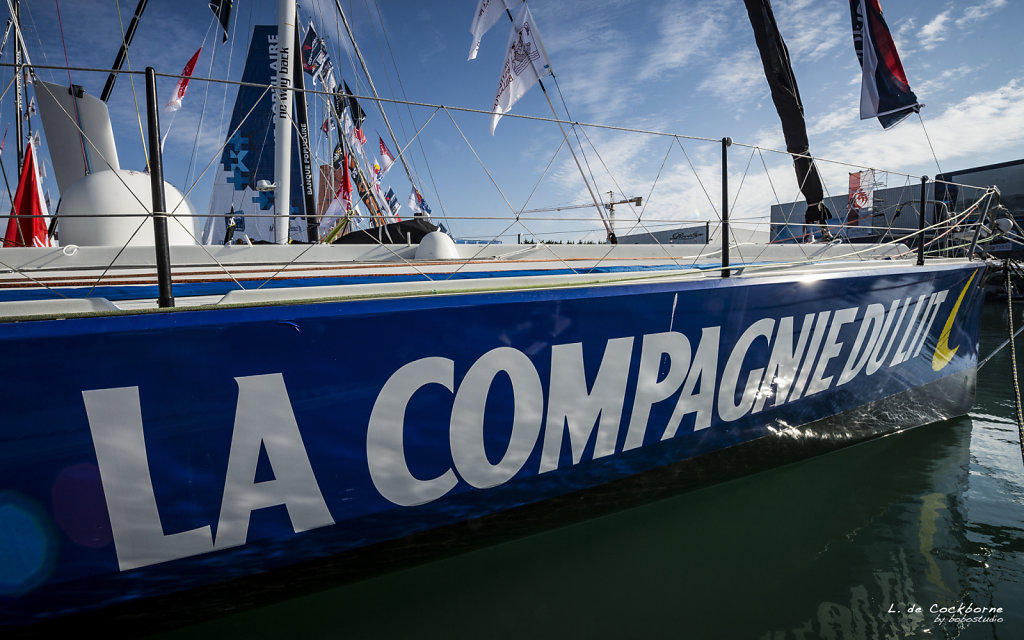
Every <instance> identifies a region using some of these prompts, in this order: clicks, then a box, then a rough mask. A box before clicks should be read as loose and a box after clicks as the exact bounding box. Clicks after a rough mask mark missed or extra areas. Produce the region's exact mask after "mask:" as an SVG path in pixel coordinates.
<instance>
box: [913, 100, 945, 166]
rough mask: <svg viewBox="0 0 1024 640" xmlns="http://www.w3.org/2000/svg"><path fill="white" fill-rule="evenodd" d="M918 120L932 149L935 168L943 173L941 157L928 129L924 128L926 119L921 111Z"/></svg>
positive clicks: (918, 113)
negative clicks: (937, 153) (940, 162)
mask: <svg viewBox="0 0 1024 640" xmlns="http://www.w3.org/2000/svg"><path fill="white" fill-rule="evenodd" d="M917 119H918V120H919V121H920V122H921V131H924V139H925V140H927V141H928V148H929V149H931V152H932V158H934V159H935V166H936V168H938V170H939V173H942V166H941V165H939V156H938V155H936V153H935V147H933V146H932V139H931V136H929V135H928V129H927V127H925V126H924V118H923V117H921V111H920V110H918V112H917Z"/></svg>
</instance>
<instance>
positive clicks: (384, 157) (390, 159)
mask: <svg viewBox="0 0 1024 640" xmlns="http://www.w3.org/2000/svg"><path fill="white" fill-rule="evenodd" d="M377 140H378V141H380V164H381V168H380V174H381V175H384V174H386V173H387V172H388V171H390V170H391V167H392V165H394V164H395V156H393V155H391V152H390V151H388V148H387V146H385V144H384V138H381V137H380V136H377Z"/></svg>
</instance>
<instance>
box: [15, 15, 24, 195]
mask: <svg viewBox="0 0 1024 640" xmlns="http://www.w3.org/2000/svg"><path fill="white" fill-rule="evenodd" d="M13 8H14V12H13V13H14V28H15V29H18V30H19V31H20V29H21V22H20V16H21V2H20V0H14V7H13ZM15 35H20V33H16V34H15ZM23 72H24V70H23V69H22V66H21V38H20V37H19V38H15V39H14V113H15V114H17V115H15V116H14V134H15V135H14V137H15V139H16V140H17V141H18V144H16V145H15V146H16V147H17V148H18V175H19V176H20V175H21V167H22V165H23V164H25V150H24V149H23V148H22V147H21V144H22V141H23V139H22V137H23V136H24V132H23V131H22V128H21V118H22V103H23V102H24V98H23V96H22V92H23V91H24V87H23V86H22V82H23V80H24V78H23V77H22V73H23Z"/></svg>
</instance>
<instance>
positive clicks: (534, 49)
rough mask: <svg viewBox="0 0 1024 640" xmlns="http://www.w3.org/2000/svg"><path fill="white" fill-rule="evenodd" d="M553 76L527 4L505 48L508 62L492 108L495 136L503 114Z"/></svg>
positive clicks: (520, 11)
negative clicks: (542, 81) (532, 88)
mask: <svg viewBox="0 0 1024 640" xmlns="http://www.w3.org/2000/svg"><path fill="white" fill-rule="evenodd" d="M549 75H551V61H550V60H548V54H547V52H546V51H545V50H544V44H543V43H542V42H541V40H540V32H538V31H537V26H536V24H535V23H534V21H533V16H532V15H530V8H529V7H528V6H526V4H525V3H524V4H523V8H522V9H520V10H519V15H518V16H516V20H515V22H514V23H513V24H512V33H510V34H509V37H508V46H507V47H505V63H504V64H503V65H502V66H501V77H500V78H499V79H498V90H497V92H496V93H495V96H494V107H493V108H492V109H491V113H492V114H493V115H492V116H491V135H494V129H495V127H497V126H498V120H500V119H501V116H502V115H504V114H506V113H508V112H509V111H511V110H512V105H514V104H515V103H516V101H517V100H519V98H521V97H523V95H525V94H526V92H527V91H529V90H530V88H531V87H532V86H533V85H535V84H536V83H537V81H538V80H540V79H541V78H543V77H544V76H549Z"/></svg>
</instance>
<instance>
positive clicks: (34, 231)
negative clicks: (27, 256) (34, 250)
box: [3, 142, 51, 247]
mask: <svg viewBox="0 0 1024 640" xmlns="http://www.w3.org/2000/svg"><path fill="white" fill-rule="evenodd" d="M37 164H38V160H37V159H36V149H35V146H34V145H33V144H32V143H31V142H30V143H29V144H28V146H27V147H26V149H25V164H24V165H22V168H21V179H20V180H18V190H17V192H16V193H15V194H14V203H13V206H12V207H11V217H10V218H9V219H8V220H7V233H6V234H5V235H4V243H3V246H5V247H49V246H51V245H50V238H49V236H48V235H47V233H46V216H47V209H46V204H45V203H46V200H45V199H44V197H43V191H42V185H41V181H40V179H39V171H38V170H37V169H36V166H37Z"/></svg>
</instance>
